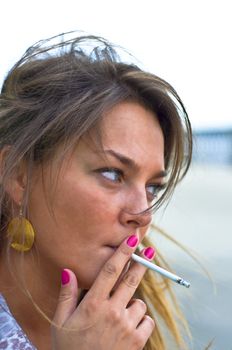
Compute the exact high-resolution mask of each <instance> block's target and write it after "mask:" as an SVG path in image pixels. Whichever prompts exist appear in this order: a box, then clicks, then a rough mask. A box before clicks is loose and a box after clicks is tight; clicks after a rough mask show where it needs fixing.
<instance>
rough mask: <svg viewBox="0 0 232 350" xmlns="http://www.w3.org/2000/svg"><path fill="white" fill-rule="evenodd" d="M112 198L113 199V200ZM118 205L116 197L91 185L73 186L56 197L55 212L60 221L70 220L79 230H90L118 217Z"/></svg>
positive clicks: (60, 191) (61, 189)
mask: <svg viewBox="0 0 232 350" xmlns="http://www.w3.org/2000/svg"><path fill="white" fill-rule="evenodd" d="M111 197H112V198H111ZM118 207H119V205H118V203H117V199H116V197H115V196H110V195H109V193H108V192H107V191H105V190H104V189H101V188H99V186H93V185H89V184H86V183H85V184H81V183H78V184H74V185H73V184H72V185H71V186H67V183H66V186H65V188H62V187H61V188H60V190H59V191H58V192H57V195H56V203H55V212H56V216H58V218H59V220H60V219H61V218H62V219H63V220H64V221H65V220H69V221H70V225H71V224H72V223H73V224H75V225H76V226H77V227H79V228H81V227H82V228H83V229H85V231H88V230H90V228H91V227H96V228H97V227H98V226H100V227H102V226H104V223H106V222H107V221H112V220H114V218H115V219H116V217H117V212H118Z"/></svg>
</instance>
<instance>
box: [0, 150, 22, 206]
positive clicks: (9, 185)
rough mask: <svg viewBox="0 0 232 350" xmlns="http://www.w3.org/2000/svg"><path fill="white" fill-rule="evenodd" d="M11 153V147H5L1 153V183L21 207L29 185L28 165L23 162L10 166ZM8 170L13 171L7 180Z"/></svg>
mask: <svg viewBox="0 0 232 350" xmlns="http://www.w3.org/2000/svg"><path fill="white" fill-rule="evenodd" d="M10 151H11V146H4V147H3V149H2V150H1V151H0V183H1V185H2V186H3V187H4V192H6V193H7V194H8V196H9V197H10V199H11V200H12V201H13V202H14V203H15V204H16V205H20V204H21V203H22V200H23V196H24V192H25V188H26V184H27V171H26V163H25V161H21V162H20V163H19V164H17V165H15V166H10V164H9V161H8V159H9V154H10ZM7 168H8V169H9V168H11V169H12V171H11V172H10V174H9V175H8V177H7V178H5V175H4V174H6V171H7ZM4 178H5V179H4Z"/></svg>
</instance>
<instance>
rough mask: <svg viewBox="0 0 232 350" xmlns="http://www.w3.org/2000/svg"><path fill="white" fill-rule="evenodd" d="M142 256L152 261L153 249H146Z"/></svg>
mask: <svg viewBox="0 0 232 350" xmlns="http://www.w3.org/2000/svg"><path fill="white" fill-rule="evenodd" d="M143 254H144V255H145V257H146V258H148V259H152V258H153V257H154V255H155V249H154V248H153V247H147V248H146V249H145V250H144V252H143Z"/></svg>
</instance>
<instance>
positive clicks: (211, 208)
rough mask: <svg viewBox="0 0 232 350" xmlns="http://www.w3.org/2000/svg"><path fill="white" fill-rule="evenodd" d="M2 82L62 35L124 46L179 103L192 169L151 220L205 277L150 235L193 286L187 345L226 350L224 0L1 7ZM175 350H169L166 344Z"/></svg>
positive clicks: (231, 325) (229, 236)
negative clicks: (190, 133) (23, 59)
mask: <svg viewBox="0 0 232 350" xmlns="http://www.w3.org/2000/svg"><path fill="white" fill-rule="evenodd" d="M0 16H1V20H0V39H1V55H0V83H1V82H2V81H3V79H4V76H5V74H6V73H7V71H8V70H9V69H10V68H11V66H12V65H13V64H14V63H15V62H16V61H17V60H18V59H19V58H20V56H21V55H22V54H23V53H24V51H25V50H26V49H27V47H29V46H30V45H32V44H33V43H35V42H36V41H38V40H40V39H44V38H47V37H50V36H53V35H56V34H58V33H62V32H66V31H70V30H83V31H85V32H87V33H92V34H96V35H101V36H104V37H106V38H107V39H109V40H110V41H112V42H114V43H116V44H119V45H121V46H123V47H125V48H126V49H127V50H128V51H129V52H131V53H132V54H133V55H134V56H135V57H136V58H137V60H138V61H139V64H140V65H141V67H142V68H144V69H146V70H149V71H151V72H153V73H155V74H156V75H158V76H160V77H162V78H164V79H166V80H167V81H168V82H169V83H170V84H172V85H173V86H174V87H175V89H176V90H177V92H178V93H179V95H180V96H181V98H182V100H183V101H184V104H185V106H186V109H187V111H188V113H189V117H190V120H191V122H192V126H193V130H194V157H193V164H192V167H191V169H190V171H189V173H188V175H187V176H186V178H185V179H184V181H183V182H182V184H180V185H179V187H178V188H177V190H176V192H175V194H174V196H173V198H172V201H171V202H170V204H169V205H168V206H167V207H166V208H165V209H164V210H160V211H159V213H157V215H156V216H155V218H154V221H155V223H157V224H158V225H159V226H161V227H162V228H164V229H165V230H166V231H167V232H168V233H169V234H171V235H172V236H173V237H175V239H177V240H178V241H179V242H181V243H182V244H184V245H185V246H187V247H188V248H189V249H190V250H191V251H193V252H194V254H196V255H197V257H198V259H199V261H200V262H201V264H202V265H203V266H204V268H205V269H207V271H208V273H210V275H211V279H212V280H211V279H210V278H208V277H207V275H206V274H205V273H204V271H203V270H202V269H201V268H200V267H199V265H197V264H196V263H195V262H194V261H193V260H192V259H191V258H190V257H189V256H188V255H186V254H185V253H183V252H182V251H181V250H180V249H179V248H178V247H177V246H175V245H173V244H171V243H170V242H168V241H167V240H166V239H163V238H162V237H160V236H159V235H158V234H157V237H155V239H154V240H155V244H156V245H157V247H159V249H161V250H162V252H163V254H165V256H166V258H167V260H168V261H169V263H170V264H172V266H173V267H174V269H175V270H176V272H178V274H179V275H181V276H183V277H184V278H185V279H186V280H189V281H190V282H191V288H190V289H189V290H187V289H185V288H182V287H180V286H177V287H176V292H177V294H178V295H179V297H180V300H181V304H182V306H183V308H184V311H185V314H186V316H187V318H188V321H189V324H190V328H191V331H192V334H193V340H192V342H191V344H190V345H191V348H192V349H194V350H198V349H203V348H204V346H206V344H208V343H209V341H210V340H212V339H214V342H213V345H212V349H217V350H231V349H232V347H231V346H232V345H231V343H232V335H231V334H232V321H231V314H232V303H231V295H232V275H231V269H232V218H231V217H232V109H231V81H232V68H231V62H232V50H231V33H232V21H231V6H230V1H229V0H228V1H225V0H220V1H214V0H211V1H209V0H195V1H191V0H190V1H186V0H175V1H173V0H169V1H167V0H162V1H156V0H144V1H142V2H141V1H137V0H133V1H130V0H127V1H125V0H124V1H122V0H118V1H110V0H108V1H105V0H98V1H94V0H93V1H88V0H85V1H79V0H75V1H74V0H66V1H65V2H59V1H54V0H50V1H45V0H40V1H38V2H32V1H28V0H20V1H17V2H16V1H12V0H8V1H7V2H6V1H4V2H3V3H2V4H1V14H0ZM170 349H171V350H173V348H172V347H170Z"/></svg>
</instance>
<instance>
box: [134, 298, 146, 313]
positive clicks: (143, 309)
mask: <svg viewBox="0 0 232 350" xmlns="http://www.w3.org/2000/svg"><path fill="white" fill-rule="evenodd" d="M136 303H137V304H138V305H139V307H140V308H141V309H142V311H143V312H144V314H145V312H146V311H147V305H146V303H144V301H143V300H141V299H136Z"/></svg>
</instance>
